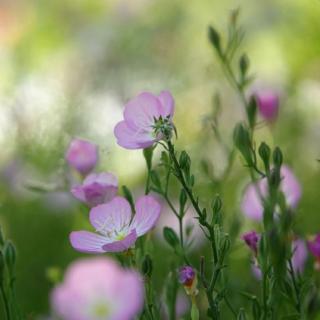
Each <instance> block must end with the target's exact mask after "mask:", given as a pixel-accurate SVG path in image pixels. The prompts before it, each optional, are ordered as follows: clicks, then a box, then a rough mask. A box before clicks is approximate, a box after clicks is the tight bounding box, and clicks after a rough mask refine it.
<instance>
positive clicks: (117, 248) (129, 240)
mask: <svg viewBox="0 0 320 320" xmlns="http://www.w3.org/2000/svg"><path fill="white" fill-rule="evenodd" d="M136 240H137V233H136V230H134V229H133V230H132V231H131V232H130V234H128V235H127V236H126V237H125V238H124V239H123V240H120V241H115V242H112V243H108V244H105V245H104V246H103V250H105V251H106V252H122V251H125V250H127V249H129V248H130V247H131V246H132V245H133V244H134V243H135V242H136Z"/></svg>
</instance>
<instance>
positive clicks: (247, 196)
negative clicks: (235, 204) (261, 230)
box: [241, 180, 267, 221]
mask: <svg viewBox="0 0 320 320" xmlns="http://www.w3.org/2000/svg"><path fill="white" fill-rule="evenodd" d="M266 188H267V186H266V181H265V180H260V181H259V182H256V183H255V184H253V183H250V184H249V185H248V186H247V188H246V190H245V193H244V196H243V200H242V203H241V209H242V212H243V213H244V214H245V215H246V216H247V217H248V218H250V219H253V220H257V221H260V220H262V217H263V205H262V203H261V197H260V196H262V197H264V196H265V195H266V193H267V190H266ZM258 190H259V192H260V195H259V192H258Z"/></svg>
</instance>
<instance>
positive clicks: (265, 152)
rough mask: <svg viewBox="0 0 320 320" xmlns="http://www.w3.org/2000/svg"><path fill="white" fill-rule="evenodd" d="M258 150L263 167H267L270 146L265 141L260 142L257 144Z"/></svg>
mask: <svg viewBox="0 0 320 320" xmlns="http://www.w3.org/2000/svg"><path fill="white" fill-rule="evenodd" d="M258 152H259V155H260V158H261V159H262V161H263V163H264V166H265V168H269V164H270V155H271V150H270V147H269V146H268V145H267V144H266V143H265V142H262V143H261V144H260V146H259V150H258Z"/></svg>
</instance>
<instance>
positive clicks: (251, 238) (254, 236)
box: [241, 231, 261, 256]
mask: <svg viewBox="0 0 320 320" xmlns="http://www.w3.org/2000/svg"><path fill="white" fill-rule="evenodd" d="M260 237H261V236H260V234H258V233H257V232H255V231H249V232H246V233H244V234H243V235H242V237H241V239H242V240H243V241H244V242H245V243H246V245H247V246H248V247H249V248H250V249H251V250H252V251H253V253H254V255H255V256H257V254H258V242H259V240H260Z"/></svg>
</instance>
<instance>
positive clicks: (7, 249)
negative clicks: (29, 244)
mask: <svg viewBox="0 0 320 320" xmlns="http://www.w3.org/2000/svg"><path fill="white" fill-rule="evenodd" d="M3 253H4V259H5V262H6V264H7V266H8V269H9V270H10V271H12V270H13V268H14V265H15V263H16V249H15V247H14V245H13V243H12V242H11V241H7V242H6V243H5V245H4V249H3Z"/></svg>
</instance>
